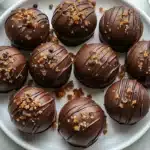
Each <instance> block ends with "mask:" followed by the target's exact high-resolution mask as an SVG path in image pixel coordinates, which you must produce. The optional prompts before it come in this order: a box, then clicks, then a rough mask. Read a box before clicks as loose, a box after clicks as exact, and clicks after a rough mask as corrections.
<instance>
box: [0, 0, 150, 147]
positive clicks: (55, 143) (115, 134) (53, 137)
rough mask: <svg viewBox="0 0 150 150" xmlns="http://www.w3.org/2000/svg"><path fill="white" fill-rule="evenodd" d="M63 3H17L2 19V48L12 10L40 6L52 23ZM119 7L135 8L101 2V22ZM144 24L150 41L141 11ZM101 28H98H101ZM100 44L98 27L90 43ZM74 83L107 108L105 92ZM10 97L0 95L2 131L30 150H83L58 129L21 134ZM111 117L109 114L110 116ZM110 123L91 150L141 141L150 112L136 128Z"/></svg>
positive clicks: (148, 22) (147, 22)
mask: <svg viewBox="0 0 150 150" xmlns="http://www.w3.org/2000/svg"><path fill="white" fill-rule="evenodd" d="M59 2H60V0H39V1H37V0H30V1H27V0H23V1H19V2H18V3H17V4H15V5H14V6H12V7H11V8H10V9H8V10H7V11H6V12H5V13H4V14H3V15H2V16H1V17H0V45H10V42H9V40H8V39H7V37H6V35H5V31H4V21H5V19H6V18H7V16H8V15H9V14H10V12H11V10H13V9H15V8H17V7H32V5H33V4H35V3H38V6H39V9H41V10H42V11H43V12H45V13H46V14H47V15H48V16H49V19H50V20H51V16H52V13H53V10H54V8H55V7H56V6H57V4H58V3H59ZM50 4H54V8H53V10H49V5H50ZM117 5H130V6H132V7H134V6H133V5H131V4H130V3H129V2H124V1H120V0H111V1H110V0H97V9H96V13H97V16H98V20H99V19H100V17H101V15H102V14H101V13H100V12H99V8H100V7H103V8H104V9H108V8H111V7H113V6H117ZM137 10H138V11H139V12H140V14H141V18H142V20H143V23H144V34H143V37H142V39H145V40H149V39H150V37H149V36H150V29H149V27H150V19H149V17H148V16H147V15H146V14H145V13H144V12H143V11H141V10H139V9H137ZM97 27H98V26H97ZM97 42H99V38H98V28H97V29H96V31H95V35H94V37H92V38H91V39H90V40H89V41H88V43H97ZM80 47H81V46H78V47H75V48H68V47H67V49H68V50H69V51H72V52H74V53H76V52H77V51H78V50H79V48H80ZM120 60H121V62H123V61H124V60H123V58H120ZM70 80H74V84H75V86H76V87H82V88H83V89H84V91H85V92H87V93H90V94H92V96H93V99H94V100H95V101H96V102H97V103H98V104H99V105H100V106H101V107H102V108H103V109H104V106H103V104H104V90H94V89H88V88H85V87H83V86H82V85H81V84H79V83H78V82H77V80H76V79H75V78H74V75H73V74H72V76H71V79H70ZM10 94H11V93H9V94H1V95H0V127H1V129H2V130H3V131H4V132H5V133H6V134H7V135H8V136H9V137H10V138H11V139H12V140H13V141H15V142H16V143H17V144H19V145H20V146H22V147H24V148H26V149H28V150H50V149H53V150H79V149H78V148H74V147H72V146H70V145H69V144H67V143H66V142H65V141H64V140H63V139H62V137H61V136H60V135H59V134H58V133H57V130H54V129H49V130H47V131H46V132H44V133H42V134H37V135H35V136H34V135H33V136H32V135H26V134H21V133H20V132H19V131H18V130H17V129H16V128H15V126H14V125H13V124H12V122H11V120H10V118H9V114H8V110H7V107H8V98H9V96H10ZM56 103H57V110H58V113H59V111H60V109H61V108H62V106H63V105H64V104H65V103H66V100H65V99H62V100H61V101H59V100H56ZM106 115H107V113H106ZM107 122H108V133H107V134H106V135H105V136H104V135H102V136H101V137H100V138H99V139H98V141H97V142H96V143H95V144H94V145H92V146H91V147H89V148H87V150H121V149H123V148H125V147H127V146H129V145H131V144H132V143H134V142H135V141H136V140H138V139H139V138H140V137H141V136H142V135H143V134H144V133H145V132H146V131H147V130H148V129H149V127H150V113H149V114H148V115H147V116H146V117H145V118H144V119H143V120H142V121H140V122H139V123H137V124H136V125H134V126H123V125H119V124H117V123H116V122H114V121H113V120H111V119H110V118H109V116H108V117H107Z"/></svg>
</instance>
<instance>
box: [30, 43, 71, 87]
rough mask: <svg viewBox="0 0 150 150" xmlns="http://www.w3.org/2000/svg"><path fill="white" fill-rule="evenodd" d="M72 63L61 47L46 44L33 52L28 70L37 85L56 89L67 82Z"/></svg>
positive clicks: (66, 52) (69, 56)
mask: <svg viewBox="0 0 150 150" xmlns="http://www.w3.org/2000/svg"><path fill="white" fill-rule="evenodd" d="M72 63H73V59H72V57H71V55H70V54H69V53H68V51H67V50H66V49H65V48H64V47H63V46H61V45H58V44H54V43H51V42H48V43H45V44H42V45H40V46H38V47H37V48H36V49H35V50H34V51H33V54H32V56H31V58H30V65H29V68H30V73H31V76H32V77H33V79H34V81H35V82H36V83H37V84H39V85H41V86H43V87H49V88H56V87H61V86H62V85H64V84H65V83H66V82H67V81H68V79H69V77H70V74H71V69H72Z"/></svg>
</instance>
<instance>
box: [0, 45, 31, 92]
mask: <svg viewBox="0 0 150 150" xmlns="http://www.w3.org/2000/svg"><path fill="white" fill-rule="evenodd" d="M27 76H28V67H27V61H26V58H25V57H24V56H23V55H22V54H21V53H20V52H19V51H18V50H17V49H16V48H13V47H10V46H0V92H9V91H11V90H14V89H18V88H20V87H21V86H22V85H23V84H24V82H25V81H26V78H27Z"/></svg>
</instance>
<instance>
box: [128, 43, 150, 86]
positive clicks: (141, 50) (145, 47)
mask: <svg viewBox="0 0 150 150" xmlns="http://www.w3.org/2000/svg"><path fill="white" fill-rule="evenodd" d="M126 66H127V72H128V73H129V74H130V75H131V76H132V77H133V78H135V79H137V80H138V81H139V82H140V83H142V84H143V85H144V86H146V87H150V41H140V42H138V43H137V44H135V45H134V46H133V47H132V48H131V49H130V51H129V52H128V55H127V59H126Z"/></svg>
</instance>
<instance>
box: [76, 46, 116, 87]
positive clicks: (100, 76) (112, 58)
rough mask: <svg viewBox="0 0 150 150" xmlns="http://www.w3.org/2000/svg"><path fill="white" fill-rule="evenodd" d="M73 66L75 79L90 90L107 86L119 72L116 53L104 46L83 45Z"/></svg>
mask: <svg viewBox="0 0 150 150" xmlns="http://www.w3.org/2000/svg"><path fill="white" fill-rule="evenodd" d="M74 65H75V69H74V73H75V76H76V78H77V79H78V80H79V81H80V82H81V83H83V84H84V85H85V86H88V87H91V88H104V87H106V86H108V85H109V84H111V83H112V82H113V81H114V80H115V78H116V76H117V74H118V71H119V61H118V58H117V55H116V53H115V52H114V51H113V50H112V49H111V48H110V47H109V46H107V45H104V44H88V45H87V44H85V45H84V46H83V47H82V48H81V49H80V50H79V52H78V53H77V55H76V58H75V64H74Z"/></svg>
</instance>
